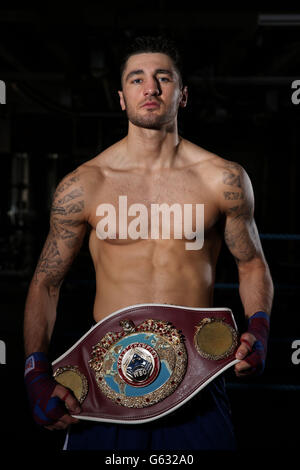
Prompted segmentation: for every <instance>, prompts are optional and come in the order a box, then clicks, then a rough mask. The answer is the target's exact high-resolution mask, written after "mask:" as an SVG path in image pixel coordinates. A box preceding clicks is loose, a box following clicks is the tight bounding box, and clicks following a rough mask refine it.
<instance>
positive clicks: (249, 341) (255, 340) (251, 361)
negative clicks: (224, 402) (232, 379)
mask: <svg viewBox="0 0 300 470" xmlns="http://www.w3.org/2000/svg"><path fill="white" fill-rule="evenodd" d="M269 328H270V318H269V315H267V314H266V313H265V312H262V311H259V312H256V313H254V315H252V316H251V317H250V318H249V320H248V330H247V331H246V332H245V333H243V334H242V335H241V338H240V342H241V345H240V347H239V348H238V350H237V352H236V355H235V357H236V359H240V360H241V362H239V363H237V364H236V365H235V368H234V369H235V373H236V375H237V376H238V377H243V376H247V375H250V374H256V375H260V374H262V373H263V371H264V368H265V360H266V355H267V345H268V336H269Z"/></svg>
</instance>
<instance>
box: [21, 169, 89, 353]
mask: <svg viewBox="0 0 300 470" xmlns="http://www.w3.org/2000/svg"><path fill="white" fill-rule="evenodd" d="M85 233H86V208H85V191H84V186H83V183H82V181H81V177H80V171H79V170H75V171H74V172H72V173H70V174H69V175H67V176H66V177H65V178H64V179H63V180H62V181H61V182H60V184H59V185H58V186H57V188H56V191H55V193H54V196H53V202H52V207H51V213H50V230H49V233H48V236H47V239H46V242H45V244H44V247H43V249H42V252H41V255H40V258H39V261H38V263H37V266H36V269H35V272H34V275H33V278H32V280H31V283H30V286H29V290H28V295H27V299H26V305H25V315H24V342H25V354H26V356H27V355H29V354H31V353H32V352H35V351H41V352H44V353H46V352H47V350H48V346H49V342H50V339H51V335H52V332H53V328H54V324H55V320H56V308H57V303H58V296H59V291H60V286H61V284H62V282H63V279H64V277H65V275H66V273H67V271H68V270H69V268H70V266H71V264H72V262H73V260H74V258H75V257H76V255H77V253H78V251H79V249H80V247H81V245H82V242H83V239H84V236H85Z"/></svg>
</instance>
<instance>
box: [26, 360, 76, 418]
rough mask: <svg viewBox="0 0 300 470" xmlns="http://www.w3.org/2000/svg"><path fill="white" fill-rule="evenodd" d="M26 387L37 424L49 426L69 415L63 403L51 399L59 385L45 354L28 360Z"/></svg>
mask: <svg viewBox="0 0 300 470" xmlns="http://www.w3.org/2000/svg"><path fill="white" fill-rule="evenodd" d="M25 385H26V389H27V394H28V398H29V403H30V407H31V411H32V413H33V418H34V420H35V421H36V423H37V424H39V425H41V426H49V425H51V424H53V423H55V422H56V421H57V420H58V419H59V418H61V417H62V416H63V415H64V414H66V413H67V411H66V408H65V407H64V405H63V402H62V401H61V400H60V399H59V398H57V397H51V395H52V393H53V390H54V388H55V387H56V385H57V383H56V382H55V380H54V379H53V378H52V368H51V364H50V362H49V360H48V358H47V356H46V355H45V354H44V353H41V352H36V353H33V354H31V355H30V356H29V357H28V358H27V359H26V362H25Z"/></svg>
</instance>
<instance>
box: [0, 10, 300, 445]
mask: <svg viewBox="0 0 300 470" xmlns="http://www.w3.org/2000/svg"><path fill="white" fill-rule="evenodd" d="M81 3H82V4H81V5H80V6H77V4H71V3H70V4H68V3H63V2H60V3H56V2H51V4H49V5H47V4H46V5H45V4H44V3H42V2H41V3H40V7H34V8H33V7H30V4H28V3H27V2H24V3H23V5H22V4H21V5H20V6H19V5H17V4H16V3H13V2H11V3H10V4H9V5H8V6H5V5H3V4H2V5H1V6H0V80H3V81H5V83H6V103H7V104H6V105H0V172H1V180H0V181H1V185H0V191H1V193H0V194H1V197H0V289H1V291H0V293H1V295H0V310H1V317H0V340H1V341H2V342H3V343H2V346H3V344H5V350H6V358H5V359H4V356H3V355H2V356H1V357H2V359H1V361H2V364H1V365H0V383H1V396H0V399H1V412H0V416H1V423H2V424H1V430H0V446H1V444H2V445H3V444H4V443H5V446H7V445H10V446H12V447H13V448H16V449H17V448H18V449H19V448H23V447H24V448H25V447H26V448H28V446H33V445H35V446H38V448H39V449H44V448H45V449H48V450H49V449H53V450H56V449H59V448H60V447H61V445H62V442H63V438H64V433H61V432H58V433H50V432H48V431H44V430H41V429H39V428H37V427H36V426H35V425H34V424H33V422H32V419H31V416H30V414H29V412H28V408H27V402H26V398H25V393H24V388H23V361H24V356H23V354H24V353H23V340H22V324H23V310H24V303H25V298H26V293H27V289H28V285H29V282H30V280H31V276H32V274H33V271H34V268H35V264H36V262H37V259H38V256H39V254H40V251H41V249H42V246H43V243H44V240H45V237H46V235H47V231H48V221H49V208H50V200H51V196H52V194H53V191H54V189H55V187H56V185H57V183H58V182H59V181H60V179H61V178H62V177H63V176H64V175H65V174H66V173H68V172H69V171H71V170H73V169H74V168H75V167H76V166H78V165H79V164H81V163H83V162H84V161H86V160H89V159H90V158H93V157H94V156H96V155H97V154H98V153H100V152H101V151H102V150H103V149H105V148H106V147H108V146H109V145H111V144H113V143H114V142H116V141H117V140H119V139H121V138H122V137H123V136H124V135H125V134H126V131H127V121H126V117H125V116H124V114H123V113H122V112H121V110H120V107H119V102H118V95H117V90H118V88H119V63H120V57H121V52H122V47H123V45H124V44H125V42H126V41H128V40H130V38H133V37H135V36H137V35H140V34H158V33H165V34H167V35H169V36H171V37H172V38H173V39H175V40H176V41H177V43H178V45H179V46H180V48H181V50H182V52H183V56H184V62H185V83H186V84H187V85H188V87H189V102H188V107H187V108H186V109H185V110H182V111H180V117H179V123H180V125H179V127H180V133H181V134H182V135H183V136H184V137H185V138H187V139H189V140H191V141H193V142H194V143H196V144H198V145H200V146H201V147H204V148H206V149H208V150H210V151H212V152H214V153H217V154H219V155H221V156H222V157H225V158H228V159H230V160H234V161H236V162H238V163H240V164H241V165H243V166H244V168H245V169H246V171H247V172H248V174H249V176H250V178H251V180H252V183H253V188H254V192H255V198H256V209H255V214H256V222H257V225H258V228H259V232H260V235H261V239H262V244H263V248H264V251H265V255H266V257H267V260H268V262H269V265H270V269H271V273H272V276H273V280H274V284H275V299H274V308H273V313H272V326H271V334H270V342H269V353H268V360H267V366H266V370H265V373H264V375H263V376H262V377H261V378H259V379H258V378H256V379H244V380H240V379H236V378H235V376H234V374H233V372H232V371H228V372H226V377H227V389H228V394H229V397H230V400H231V404H232V412H233V419H234V424H235V427H236V432H237V437H238V442H239V446H240V449H244V450H253V449H259V448H263V447H267V448H270V449H274V450H278V449H279V448H281V449H291V448H296V447H297V446H298V441H299V419H300V416H299V414H300V413H299V391H300V383H299V372H300V364H299V365H296V364H293V363H292V360H291V356H292V353H293V351H294V350H293V349H292V342H293V341H294V340H296V339H299V340H300V316H299V308H298V306H297V302H296V298H297V293H298V291H299V277H300V276H299V273H300V256H299V254H300V243H299V240H300V235H299V234H300V227H299V213H298V204H299V197H298V184H299V183H298V175H299V150H300V139H299V124H300V104H299V105H297V104H293V102H292V99H291V97H292V93H293V92H294V91H295V90H293V89H292V82H293V81H294V80H297V79H300V9H299V11H295V10H294V11H292V10H289V9H284V8H281V10H280V11H278V10H276V9H272V10H270V9H263V8H261V9H260V10H259V9H257V10H255V9H252V10H238V9H229V8H228V9H224V10H220V9H216V10H213V9H206V10H204V9H200V8H197V7H196V6H195V5H193V4H192V3H191V4H189V3H187V2H186V4H181V6H179V5H178V6H177V5H176V4H175V3H173V2H167V1H153V2H151V4H147V5H142V4H141V2H140V1H131V2H120V3H118V2H110V4H109V5H108V6H105V7H104V6H103V5H101V4H100V2H95V3H91V2H88V1H85V2H81ZM299 96H300V95H299ZM94 290H95V285H94V268H93V266H92V264H91V259H90V256H89V253H88V249H87V240H86V241H85V244H84V246H83V249H82V250H81V252H80V254H79V256H78V258H77V259H76V260H75V262H74V264H73V266H72V269H71V271H70V272H69V274H68V275H67V277H66V279H65V282H64V284H63V286H62V290H61V296H60V301H59V307H58V320H57V324H56V328H55V333H54V337H53V342H52V347H51V358H52V359H54V358H56V357H57V356H58V355H59V354H61V353H62V352H64V351H65V350H66V349H67V348H68V347H69V346H70V345H71V344H73V342H74V341H75V340H76V339H78V338H79V337H80V336H81V335H82V334H83V333H84V332H85V331H87V329H88V328H89V327H90V325H91V320H92V306H93V298H94ZM215 306H228V307H231V308H232V310H233V311H234V314H235V317H236V320H237V323H238V325H239V327H240V328H241V329H242V328H243V310H242V306H241V303H240V300H239V296H238V289H237V271H236V266H235V263H234V260H233V259H232V257H231V256H230V255H229V253H228V251H227V249H226V248H225V247H224V249H223V251H222V254H221V257H220V261H219V264H218V274H217V284H216V290H215ZM299 356H300V355H299Z"/></svg>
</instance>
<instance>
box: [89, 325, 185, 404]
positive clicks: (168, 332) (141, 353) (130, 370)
mask: <svg viewBox="0 0 300 470" xmlns="http://www.w3.org/2000/svg"><path fill="white" fill-rule="evenodd" d="M121 326H122V327H123V331H119V332H109V333H107V334H106V335H105V336H104V337H103V338H102V339H101V340H100V342H99V343H98V344H96V345H95V346H93V350H92V355H91V360H90V361H89V365H90V367H91V368H92V369H93V371H94V373H95V377H96V381H97V385H98V387H99V389H100V390H101V392H103V393H104V394H105V395H106V396H107V397H108V398H110V399H112V400H113V401H115V402H116V403H118V404H120V405H123V406H127V407H132V408H144V407H146V406H150V405H153V404H155V403H157V402H159V401H161V400H163V399H164V398H166V397H167V396H168V395H170V394H171V393H173V392H174V390H175V389H176V388H177V387H178V385H179V384H180V382H181V381H182V379H183V377H184V374H185V371H186V365H187V353H186V348H185V345H184V343H183V338H182V335H181V333H180V332H179V331H178V330H176V328H175V327H174V326H173V325H172V324H171V323H170V322H166V321H160V320H153V319H149V320H145V321H144V322H143V323H141V324H140V325H138V326H135V325H134V324H133V322H131V321H130V320H125V321H122V322H121Z"/></svg>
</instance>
